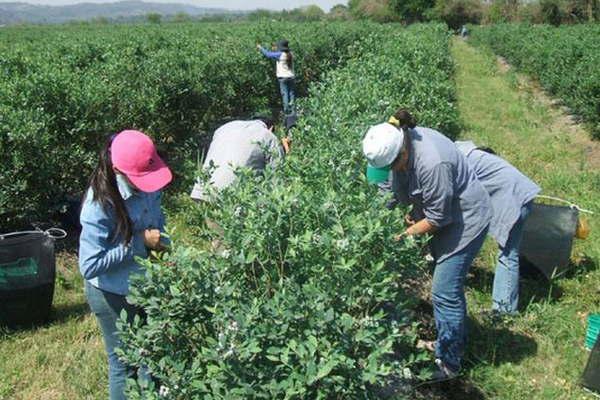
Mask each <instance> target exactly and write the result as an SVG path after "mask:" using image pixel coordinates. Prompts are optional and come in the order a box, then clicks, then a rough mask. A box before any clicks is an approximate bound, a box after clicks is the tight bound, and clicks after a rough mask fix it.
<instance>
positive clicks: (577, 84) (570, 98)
mask: <svg viewBox="0 0 600 400" xmlns="http://www.w3.org/2000/svg"><path fill="white" fill-rule="evenodd" d="M472 37H473V40H474V41H475V42H476V43H479V44H483V45H486V46H489V47H490V48H491V49H492V50H493V51H494V52H495V53H496V54H498V55H500V56H503V57H505V58H506V59H507V60H508V61H509V62H510V63H511V64H513V65H514V66H515V67H517V68H518V69H519V70H521V71H523V72H526V73H528V74H531V75H532V76H534V77H535V78H537V79H538V80H539V81H540V83H541V84H542V86H543V87H544V88H545V89H546V90H548V91H549V92H550V93H551V94H553V95H555V96H557V97H559V98H560V99H561V100H562V101H563V102H564V104H565V105H566V106H567V107H569V108H570V109H571V110H572V112H573V113H574V114H576V115H578V116H580V117H581V119H582V120H583V121H584V122H585V123H586V124H587V125H588V127H589V129H590V131H591V134H592V136H593V137H594V138H596V139H600V68H598V66H599V65H600V25H598V24H589V25H573V26H561V27H558V28H557V27H552V26H549V25H525V24H500V25H492V26H485V27H478V28H476V29H474V31H473V35H472Z"/></svg>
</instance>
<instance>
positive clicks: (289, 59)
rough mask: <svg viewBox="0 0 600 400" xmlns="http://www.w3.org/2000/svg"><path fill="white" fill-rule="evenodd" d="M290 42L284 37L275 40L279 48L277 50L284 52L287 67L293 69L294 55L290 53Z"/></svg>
mask: <svg viewBox="0 0 600 400" xmlns="http://www.w3.org/2000/svg"><path fill="white" fill-rule="evenodd" d="M289 43H290V42H288V41H287V40H285V39H282V40H280V41H279V42H277V47H278V48H279V50H280V51H281V52H283V53H285V56H286V57H285V63H286V65H287V67H288V68H289V69H290V70H293V69H294V55H293V54H292V52H291V51H290V47H289V46H290V44H289Z"/></svg>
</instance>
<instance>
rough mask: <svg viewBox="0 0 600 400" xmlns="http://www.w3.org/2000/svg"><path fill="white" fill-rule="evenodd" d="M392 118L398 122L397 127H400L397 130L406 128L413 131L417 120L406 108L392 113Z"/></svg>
mask: <svg viewBox="0 0 600 400" xmlns="http://www.w3.org/2000/svg"><path fill="white" fill-rule="evenodd" d="M394 118H396V120H398V122H399V124H398V125H400V126H399V128H404V127H408V128H411V129H414V128H415V127H416V126H417V120H416V119H415V117H414V116H413V115H412V114H411V113H410V112H408V110H407V109H406V108H399V109H398V111H396V112H395V113H394Z"/></svg>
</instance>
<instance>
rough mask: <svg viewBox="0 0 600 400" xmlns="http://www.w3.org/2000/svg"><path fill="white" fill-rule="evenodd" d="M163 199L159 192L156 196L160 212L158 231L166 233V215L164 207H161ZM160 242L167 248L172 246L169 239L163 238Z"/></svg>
mask: <svg viewBox="0 0 600 400" xmlns="http://www.w3.org/2000/svg"><path fill="white" fill-rule="evenodd" d="M161 199H162V193H161V192H158V194H157V196H156V205H155V207H156V209H157V212H158V230H160V232H161V233H164V232H165V225H166V218H165V213H164V212H163V210H162V207H161ZM160 241H161V242H162V244H163V245H165V246H170V245H171V239H170V238H168V237H164V236H162V237H161V238H160Z"/></svg>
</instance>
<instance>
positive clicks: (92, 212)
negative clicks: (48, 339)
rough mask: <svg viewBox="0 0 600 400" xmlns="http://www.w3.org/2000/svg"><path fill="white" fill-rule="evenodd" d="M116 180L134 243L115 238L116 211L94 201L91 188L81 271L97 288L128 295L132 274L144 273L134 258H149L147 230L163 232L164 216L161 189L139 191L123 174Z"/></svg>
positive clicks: (86, 205)
mask: <svg viewBox="0 0 600 400" xmlns="http://www.w3.org/2000/svg"><path fill="white" fill-rule="evenodd" d="M117 183H118V186H119V192H120V193H121V196H122V197H123V199H124V200H125V207H126V208H127V213H128V214H129V218H130V219H131V222H132V224H133V238H132V239H131V243H130V244H129V245H125V244H124V243H123V242H122V240H120V238H117V240H114V238H113V236H114V232H115V229H116V226H115V225H116V224H115V217H114V214H113V212H112V210H104V209H103V208H102V206H101V205H100V204H99V203H97V202H95V201H93V193H92V190H91V189H89V190H88V192H87V195H86V198H85V201H84V203H83V207H82V209H81V216H80V220H81V228H82V229H81V236H80V237H79V271H80V272H81V274H82V275H83V277H84V278H85V279H86V280H88V281H89V282H90V283H91V284H92V285H93V286H95V287H97V288H98V289H102V290H105V291H107V292H111V293H115V294H119V295H124V296H125V295H127V294H128V293H129V277H130V275H131V274H137V273H141V268H140V266H139V264H138V263H136V262H135V259H134V257H141V258H146V257H148V250H147V249H146V246H145V245H144V236H143V232H144V230H145V229H150V228H154V229H159V230H160V231H161V232H164V225H165V218H164V215H163V213H162V210H161V208H160V199H161V193H160V192H154V193H144V192H140V191H136V190H134V189H132V188H131V187H130V186H129V185H128V184H127V183H126V182H125V180H124V179H121V177H120V176H117Z"/></svg>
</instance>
